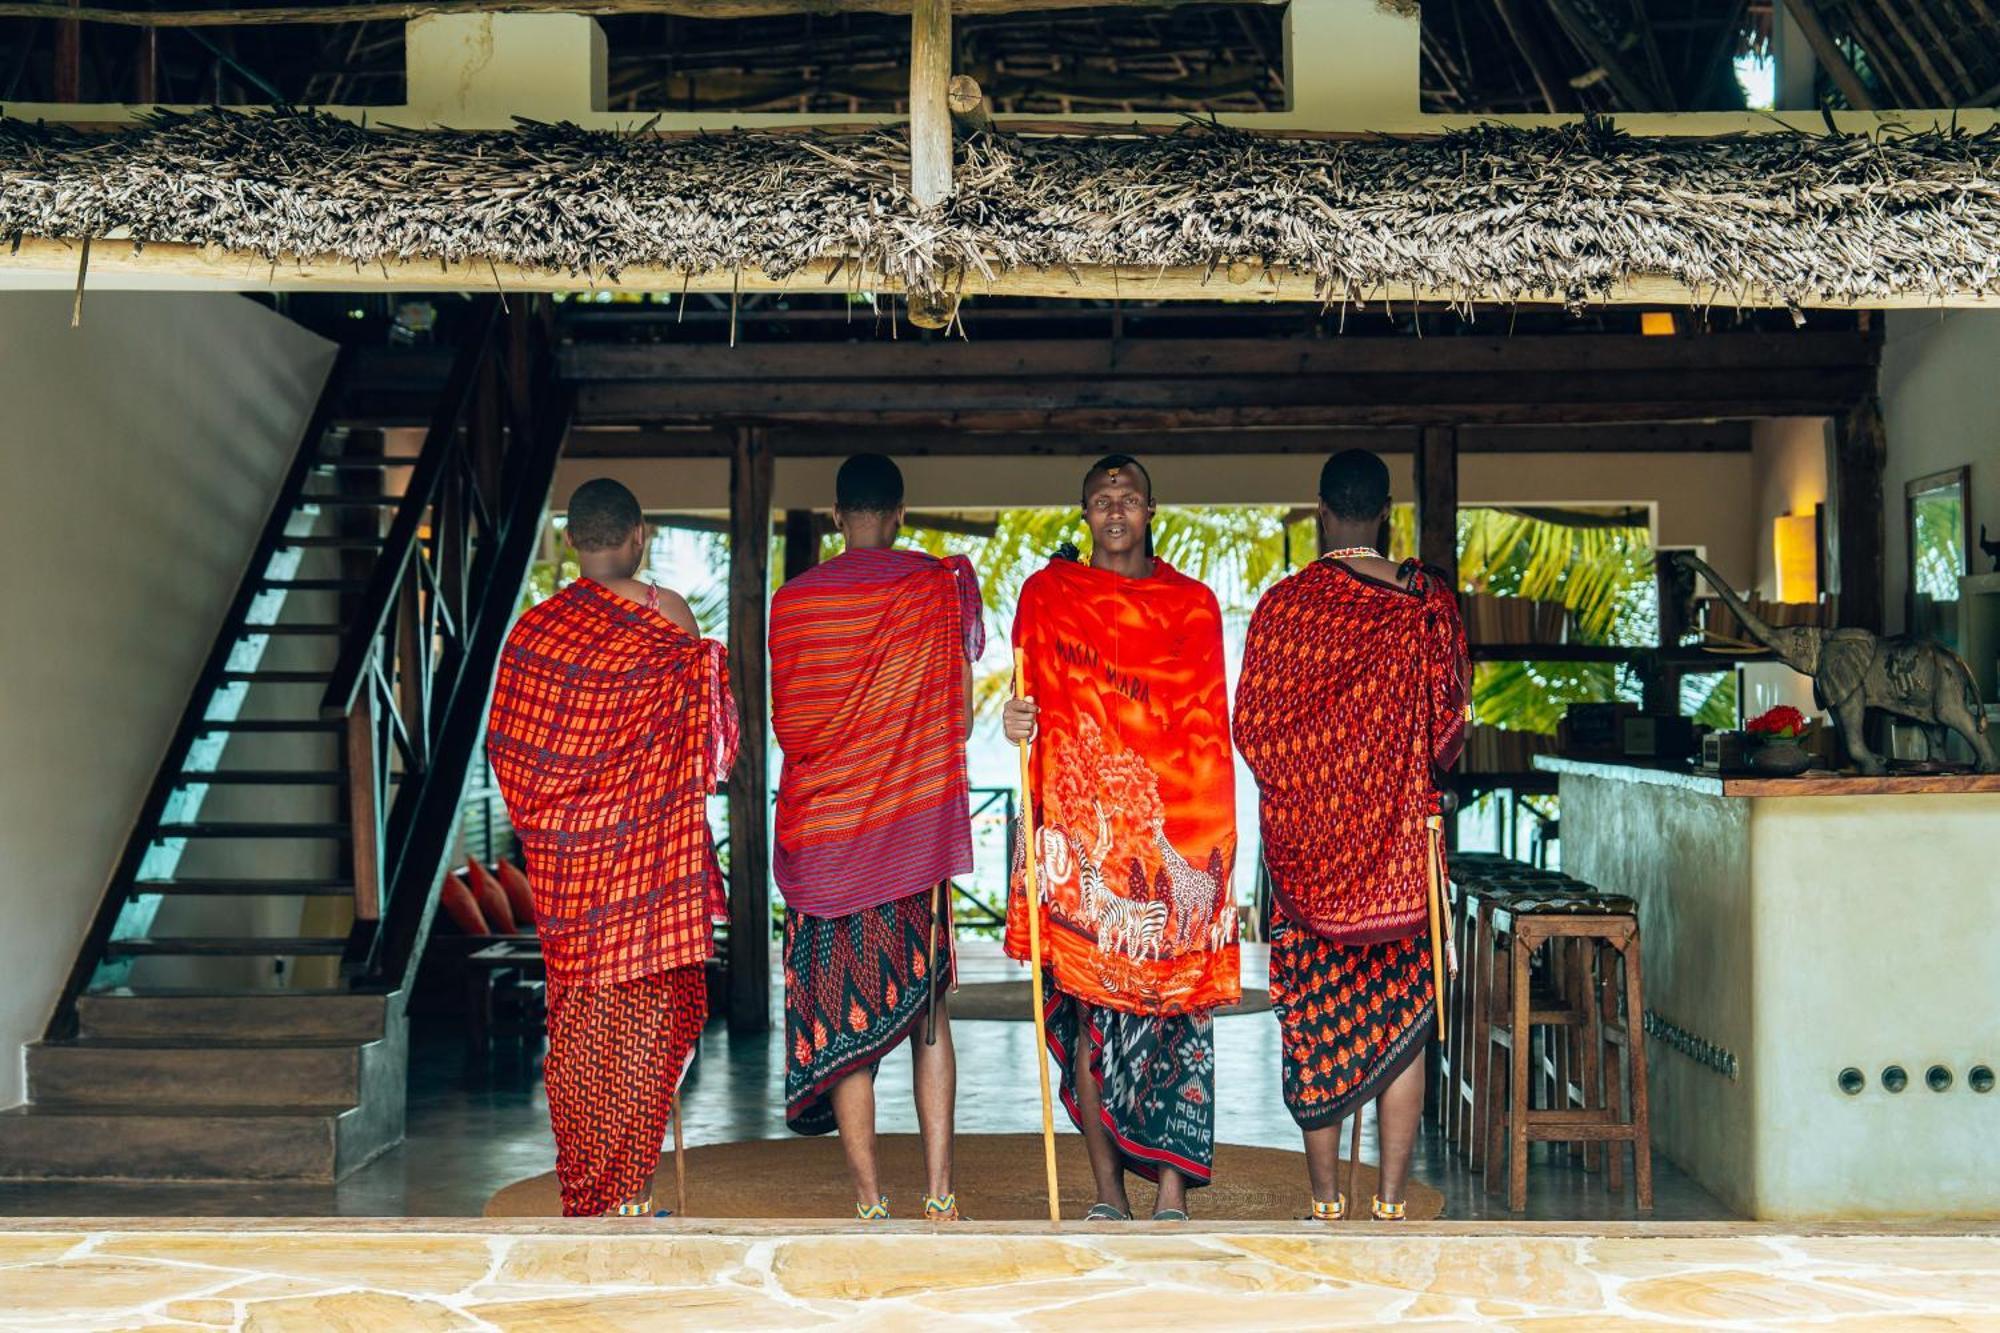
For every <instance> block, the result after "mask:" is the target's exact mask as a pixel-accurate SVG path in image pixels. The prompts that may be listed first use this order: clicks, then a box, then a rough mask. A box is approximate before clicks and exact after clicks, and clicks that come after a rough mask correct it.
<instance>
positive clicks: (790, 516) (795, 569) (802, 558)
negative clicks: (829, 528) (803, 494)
mask: <svg viewBox="0 0 2000 1333" xmlns="http://www.w3.org/2000/svg"><path fill="white" fill-rule="evenodd" d="M818 563H819V515H817V514H815V513H813V511H812V510H810V509H787V510H786V511H785V582H787V583H790V582H791V581H792V580H793V579H795V578H797V577H798V576H799V575H801V574H803V573H805V572H806V571H807V570H808V569H811V568H812V567H813V566H814V565H817V564H818Z"/></svg>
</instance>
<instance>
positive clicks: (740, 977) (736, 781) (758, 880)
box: [729, 426, 771, 1032]
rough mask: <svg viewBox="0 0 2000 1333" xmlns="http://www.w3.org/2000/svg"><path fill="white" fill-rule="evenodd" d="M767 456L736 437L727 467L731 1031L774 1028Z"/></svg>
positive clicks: (754, 443)
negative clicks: (732, 723) (732, 747)
mask: <svg viewBox="0 0 2000 1333" xmlns="http://www.w3.org/2000/svg"><path fill="white" fill-rule="evenodd" d="M770 581H771V450H770V446H769V444H768V443H767V442H766V440H765V436H764V431H763V430H762V429H761V428H759V427H754V426H744V427H739V428H738V429H737V431H736V445H735V449H734V451H733V452H732V453H731V455H730V462H729V681H730V685H731V687H732V688H733V690H734V692H735V695H736V710H737V718H738V721H739V723H740V725H741V728H742V744H741V749H740V751H739V753H738V756H737V760H736V771H735V772H734V773H732V774H731V775H730V778H729V1030H730V1031H732V1032H766V1031H769V1030H770V1027H771V866H770V856H771V852H770V804H769V792H770V776H769V774H768V773H767V772H766V771H765V767H764V743H765V736H766V735H767V732H768V728H769V724H770V712H771V702H770V693H769V690H768V687H767V685H766V681H765V665H764V662H765V659H764V640H765V628H766V623H767V620H768V617H769V607H770V587H771V582H770Z"/></svg>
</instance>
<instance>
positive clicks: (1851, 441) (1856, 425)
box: [1833, 397, 1887, 634]
mask: <svg viewBox="0 0 2000 1333" xmlns="http://www.w3.org/2000/svg"><path fill="white" fill-rule="evenodd" d="M1833 430H1834V442H1833V544H1834V555H1833V572H1834V590H1835V591H1836V592H1837V593H1838V594H1839V596H1840V610H1839V618H1838V619H1837V620H1836V621H1835V622H1834V623H1835V624H1837V625H1839V626H1841V627H1842V628H1844V629H1872V630H1874V631H1875V632H1877V633H1878V634H1879V633H1881V632H1882V631H1883V630H1884V629H1886V628H1887V614H1886V612H1887V597H1886V595H1885V593H1884V590H1883V582H1884V580H1883V548H1884V546H1885V545H1886V540H1885V538H1884V536H1883V517H1884V509H1883V500H1882V465H1883V460H1884V457H1885V455H1886V453H1887V441H1886V437H1885V435H1884V433H1883V429H1882V405H1881V403H1880V402H1879V401H1878V400H1876V399H1875V398H1873V397H1871V398H1869V399H1868V400H1867V401H1866V402H1864V403H1862V404H1860V405H1859V406H1857V407H1854V408H1852V409H1850V410H1849V411H1846V412H1842V413H1840V414H1839V415H1837V416H1836V417H1834V419H1833Z"/></svg>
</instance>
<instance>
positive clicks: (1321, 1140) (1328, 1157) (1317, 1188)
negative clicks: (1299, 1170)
mask: <svg viewBox="0 0 2000 1333" xmlns="http://www.w3.org/2000/svg"><path fill="white" fill-rule="evenodd" d="M1355 1114H1356V1115H1359V1114H1360V1112H1359V1111H1358V1110H1357V1111H1356V1112H1355ZM1346 1123H1347V1122H1346V1121H1345V1120H1336V1121H1334V1122H1333V1123H1332V1124H1330V1125H1321V1126H1320V1127H1319V1128H1318V1129H1308V1130H1306V1131H1305V1138H1306V1178H1307V1179H1308V1180H1309V1181H1311V1183H1312V1196H1313V1198H1315V1199H1317V1200H1319V1201H1320V1202H1321V1203H1332V1202H1333V1201H1334V1200H1336V1199H1338V1198H1339V1197H1340V1131H1341V1128H1342V1126H1344V1125H1346Z"/></svg>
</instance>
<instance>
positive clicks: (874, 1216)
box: [854, 1194, 889, 1222]
mask: <svg viewBox="0 0 2000 1333" xmlns="http://www.w3.org/2000/svg"><path fill="white" fill-rule="evenodd" d="M854 1216H855V1220H857V1221H861V1222H886V1221H888V1220H889V1196H888V1195H886V1194H884V1195H883V1196H882V1197H881V1198H879V1199H877V1200H876V1201H875V1202H874V1203H857V1204H855V1205H854Z"/></svg>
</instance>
